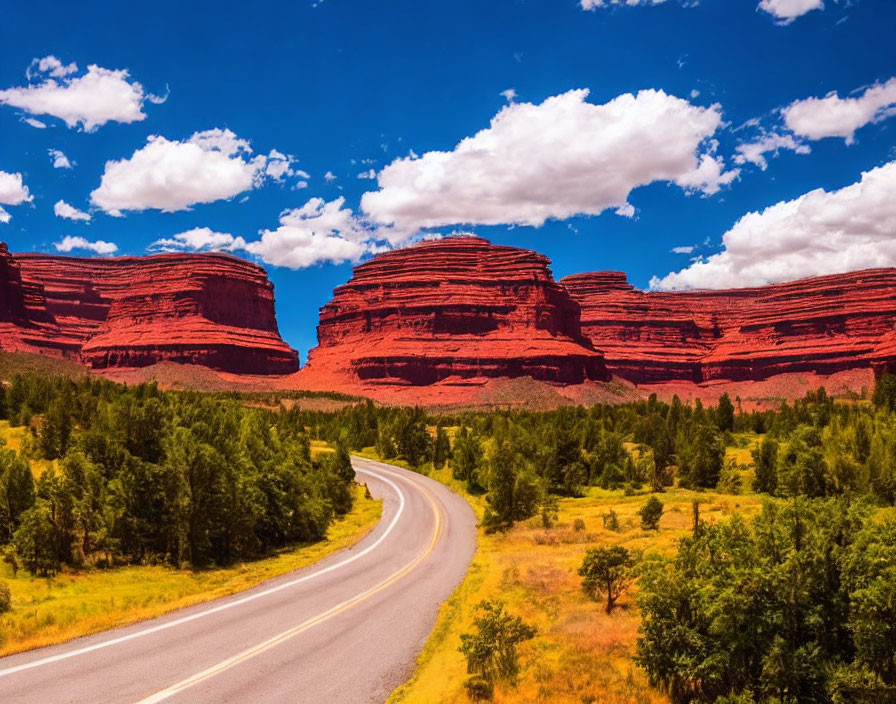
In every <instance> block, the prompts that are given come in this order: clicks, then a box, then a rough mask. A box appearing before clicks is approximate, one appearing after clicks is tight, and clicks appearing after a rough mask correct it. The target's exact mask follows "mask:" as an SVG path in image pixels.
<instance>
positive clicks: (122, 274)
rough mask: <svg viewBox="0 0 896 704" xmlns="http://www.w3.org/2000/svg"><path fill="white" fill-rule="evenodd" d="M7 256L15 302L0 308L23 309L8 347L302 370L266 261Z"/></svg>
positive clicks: (105, 360) (120, 361)
mask: <svg viewBox="0 0 896 704" xmlns="http://www.w3.org/2000/svg"><path fill="white" fill-rule="evenodd" d="M3 261H5V269H4V266H3V264H2V263H0V277H2V276H3V274H2V272H3V271H7V272H8V274H7V279H8V281H7V282H4V281H2V280H0V286H2V288H4V290H5V296H6V298H7V299H8V301H9V302H4V300H3V299H2V298H0V307H2V309H3V310H4V311H6V310H8V311H9V312H6V313H5V315H6V317H8V318H10V319H12V318H14V317H15V316H16V315H18V318H17V319H16V320H15V321H12V323H11V328H10V330H8V331H6V332H4V334H3V337H2V339H0V346H2V347H3V348H4V349H19V348H24V349H28V348H33V351H56V352H59V353H61V354H64V355H66V356H70V357H74V358H77V359H79V360H80V361H82V362H85V363H86V364H89V365H91V366H93V367H96V368H105V367H140V366H147V365H150V364H154V363H156V362H161V361H173V362H182V363H189V364H200V365H203V366H208V367H211V368H213V369H217V370H221V371H227V372H234V373H251V374H275V373H289V372H292V371H295V370H296V369H297V368H298V356H297V354H296V352H295V351H294V350H292V349H290V348H289V346H288V345H287V344H286V343H285V342H283V340H282V339H281V338H280V333H279V331H278V328H277V321H276V318H275V316H274V292H273V285H272V284H271V283H270V281H269V280H268V278H267V275H266V273H265V271H264V270H263V269H262V268H261V267H259V266H256V265H255V264H252V263H250V262H247V261H245V260H242V259H239V258H237V257H232V256H229V255H224V254H159V255H152V256H147V257H117V258H109V259H82V258H77V257H61V256H51V255H45V254H15V255H12V256H10V255H9V254H8V253H6V255H5V259H4V260H3ZM17 281H19V282H20V284H17V283H16V282H17ZM19 290H20V291H21V294H20V293H18V292H17V291H19ZM19 299H22V303H21V304H19V303H16V301H18V300H19ZM21 307H23V308H24V309H25V314H24V316H22V315H21V314H20V312H17V311H19V309H20V308H21ZM3 314H4V313H2V312H0V315H3Z"/></svg>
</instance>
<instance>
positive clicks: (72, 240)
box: [53, 235, 118, 255]
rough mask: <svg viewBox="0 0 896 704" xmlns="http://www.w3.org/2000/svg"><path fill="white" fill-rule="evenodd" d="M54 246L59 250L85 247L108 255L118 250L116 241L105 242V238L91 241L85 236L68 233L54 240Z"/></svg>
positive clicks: (90, 250) (65, 250)
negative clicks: (57, 240) (56, 240)
mask: <svg viewBox="0 0 896 704" xmlns="http://www.w3.org/2000/svg"><path fill="white" fill-rule="evenodd" d="M53 246H54V247H55V248H56V249H57V251H59V252H71V251H72V250H75V249H84V250H87V251H89V252H94V253H95V254H102V255H107V254H114V253H115V252H117V251H118V245H117V244H115V243H114V242H104V241H103V240H96V241H95V242H91V241H90V240H87V239H85V238H84V237H71V236H70V235H66V236H65V237H63V238H62V240H60V241H59V242H54V243H53Z"/></svg>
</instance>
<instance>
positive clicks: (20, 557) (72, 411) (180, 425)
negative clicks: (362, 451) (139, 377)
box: [0, 376, 354, 575]
mask: <svg viewBox="0 0 896 704" xmlns="http://www.w3.org/2000/svg"><path fill="white" fill-rule="evenodd" d="M0 390H2V391H0V419H8V420H9V421H10V423H11V424H12V425H16V426H25V427H26V428H27V429H28V433H27V435H26V438H25V441H24V443H23V447H22V449H21V451H20V452H18V453H16V452H13V451H11V450H7V449H3V450H0V547H2V548H3V551H4V554H5V556H6V559H7V561H8V562H10V563H12V564H13V565H14V567H18V566H19V565H21V566H24V567H25V568H27V569H28V570H30V571H31V572H33V573H35V574H42V575H47V574H52V573H53V572H55V571H57V570H58V569H59V568H60V566H61V565H63V564H68V565H79V564H83V563H85V562H89V563H91V564H99V565H102V564H112V563H119V562H131V563H158V562H167V563H170V564H173V565H178V566H180V565H193V566H204V565H209V564H226V563H228V562H231V561H233V560H236V559H240V558H246V557H252V556H257V555H262V554H265V553H266V552H268V551H269V550H271V549H273V548H277V547H281V546H285V545H289V544H292V543H297V542H303V541H309V540H317V539H320V538H322V537H323V536H324V535H325V532H326V529H327V526H328V525H329V523H330V521H331V520H332V518H333V517H334V516H335V515H337V514H341V513H344V512H345V511H347V510H348V509H349V508H350V506H351V501H352V496H353V494H352V491H351V481H352V479H353V478H354V471H353V470H352V467H351V463H350V461H349V457H348V454H347V452H346V451H345V450H344V449H342V450H341V451H339V452H337V453H330V454H329V455H325V456H324V457H323V459H322V460H320V461H312V459H311V456H310V451H309V440H308V435H307V433H306V432H305V431H304V428H295V427H290V428H289V429H288V430H287V429H285V428H284V427H282V425H281V420H282V419H281V417H280V416H279V415H278V414H275V413H273V412H271V411H268V410H263V409H257V408H247V407H246V406H244V405H243V404H241V403H239V402H237V401H236V400H232V399H226V398H214V397H209V396H203V395H200V394H191V393H163V392H160V391H159V390H158V389H157V388H156V387H155V386H154V385H139V386H134V387H130V388H129V387H124V386H121V385H117V384H113V383H111V382H107V381H103V380H95V379H90V378H86V379H80V380H77V381H72V380H69V379H65V378H61V377H54V378H48V377H41V376H18V377H16V378H15V379H14V380H13V381H12V383H11V384H10V385H9V386H6V387H2V386H0ZM30 459H45V460H58V462H57V463H51V465H50V468H49V469H47V470H46V471H44V472H43V473H42V474H40V476H38V477H37V478H35V477H34V476H33V474H32V471H31V467H30V464H29V460H30ZM3 546H5V547H3Z"/></svg>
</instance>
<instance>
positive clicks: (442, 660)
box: [389, 440, 761, 704]
mask: <svg viewBox="0 0 896 704" xmlns="http://www.w3.org/2000/svg"><path fill="white" fill-rule="evenodd" d="M751 443H752V440H751ZM737 459H738V460H740V459H741V457H738V458H737ZM430 475H431V476H433V477H434V478H436V479H438V480H439V481H442V482H444V483H445V484H447V485H449V486H451V487H452V488H454V489H455V490H458V491H459V492H460V493H462V494H463V495H464V496H466V497H467V499H468V500H469V501H470V503H471V504H472V506H473V508H474V510H475V511H476V513H477V515H478V516H481V515H482V510H483V508H484V502H483V500H482V499H481V498H480V497H475V496H470V495H469V494H467V493H466V492H464V491H463V487H462V486H460V485H459V483H458V482H455V481H454V480H452V479H451V473H450V470H449V469H444V470H440V471H436V472H431V473H430ZM747 485H748V486H749V484H747ZM646 498H647V495H646V494H641V495H635V496H625V495H624V494H623V492H622V491H621V490H620V491H605V490H601V489H597V488H592V489H589V490H588V494H587V496H585V497H584V498H577V499H563V500H561V501H560V512H559V520H558V521H557V523H556V525H555V526H554V527H552V528H550V529H547V530H546V529H544V528H543V527H542V525H541V520H540V519H539V518H535V519H531V520H529V521H527V522H525V523H523V524H518V525H516V526H514V528H512V529H511V530H509V531H507V532H505V533H494V534H486V533H485V532H484V531H483V530H482V529H480V532H479V538H478V540H479V545H478V549H477V552H476V556H475V558H474V560H473V564H472V566H471V569H470V571H469V573H468V575H467V577H466V579H465V580H464V581H463V583H462V584H461V585H460V586H459V587H458V588H457V590H456V591H455V593H454V594H453V595H452V597H451V598H450V600H449V601H448V602H446V603H445V604H444V605H443V607H442V610H441V612H440V614H439V618H438V621H437V624H436V627H435V630H434V631H433V633H432V635H431V636H430V638H429V640H428V642H427V643H426V646H425V648H424V651H423V653H422V654H421V656H420V658H419V660H418V663H417V668H416V671H415V673H414V675H413V677H412V678H411V680H410V681H409V682H408V683H407V684H405V685H404V686H402V687H401V688H399V689H398V690H396V691H395V692H394V693H393V695H392V697H391V698H390V699H389V704H429V703H431V702H440V703H442V704H461V703H462V702H467V701H468V699H467V696H466V693H465V691H464V688H463V682H464V680H465V679H467V677H468V675H467V673H466V665H465V662H464V659H463V656H462V655H461V654H460V652H459V651H458V646H459V645H460V634H461V633H469V632H473V627H472V622H473V618H474V615H475V611H476V608H475V607H476V605H477V604H478V603H479V602H481V601H482V600H483V599H487V598H499V599H502V600H504V601H505V602H506V604H507V605H508V610H509V611H511V612H512V613H514V614H517V615H519V616H521V617H522V618H523V620H525V621H526V622H527V623H530V624H532V625H535V626H537V627H538V635H537V636H536V637H535V638H534V639H533V640H531V641H529V642H527V643H524V644H523V645H522V646H521V648H520V661H521V668H522V669H521V675H520V680H519V683H518V685H517V686H516V687H507V686H504V687H500V686H499V687H498V688H497V689H496V692H495V698H494V701H495V702H497V703H498V704H523V703H525V704H535V703H537V702H550V703H551V704H598V703H600V704H630V703H631V704H653V703H659V702H667V701H668V699H667V698H666V697H665V696H664V695H663V694H662V693H660V692H657V691H655V690H653V689H652V688H651V687H650V686H649V684H648V683H647V680H646V676H645V675H644V673H643V672H642V671H641V670H640V669H639V668H638V667H637V666H636V664H635V663H634V660H633V655H634V652H635V642H636V639H637V635H638V625H639V616H638V609H637V607H636V605H635V602H634V599H633V593H629V594H627V595H625V596H623V598H622V599H621V601H620V607H619V608H617V609H616V610H614V612H613V613H612V614H610V615H607V614H606V613H605V612H604V606H603V604H602V603H596V602H593V601H591V600H589V599H588V598H587V597H586V596H585V595H584V593H583V592H582V590H581V579H580V577H579V576H578V574H577V570H578V567H579V565H580V564H581V562H582V559H583V557H584V555H585V551H586V550H587V549H588V548H589V547H596V546H602V545H614V544H619V545H623V546H625V547H627V548H629V549H632V550H641V551H644V552H650V551H654V552H658V553H660V554H665V555H669V554H672V553H674V551H675V549H676V543H677V541H678V539H679V538H681V537H682V536H684V535H686V534H687V533H689V532H690V530H691V527H692V521H693V518H692V501H693V499H695V498H698V499H699V500H700V502H701V507H700V510H701V518H702V520H704V521H707V522H715V521H718V520H719V519H721V518H724V517H728V516H730V515H732V514H733V513H735V512H740V513H742V514H745V515H749V514H752V513H755V512H756V511H757V510H758V509H759V508H760V505H761V501H760V499H759V497H757V496H755V495H749V494H748V495H736V496H735V495H726V494H719V493H714V492H694V491H688V490H684V489H677V488H676V489H670V490H668V491H666V492H665V493H663V494H660V495H659V498H660V500H661V501H662V502H663V504H664V505H665V510H664V512H663V516H662V519H661V521H660V529H659V531H643V530H641V527H640V518H639V516H638V515H637V511H638V510H639V509H640V507H641V506H642V505H643V504H644V502H645V501H646ZM611 509H612V510H614V511H615V512H616V513H617V514H618V517H619V523H620V531H619V532H618V533H617V532H613V531H611V530H608V529H606V528H604V526H603V520H602V517H601V516H602V514H606V513H608V512H609V511H610V510H611ZM576 519H580V520H582V521H583V522H584V523H585V529H584V530H582V531H575V530H573V528H572V525H573V521H575V520H576Z"/></svg>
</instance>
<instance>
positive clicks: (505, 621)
mask: <svg viewBox="0 0 896 704" xmlns="http://www.w3.org/2000/svg"><path fill="white" fill-rule="evenodd" d="M479 610H480V612H481V614H482V615H481V616H479V617H478V618H477V619H475V620H474V621H473V623H474V624H475V626H476V630H477V633H464V634H462V635H461V637H460V640H461V646H460V652H462V653H463V654H464V657H465V658H466V659H467V672H468V673H469V674H471V675H474V677H473V678H471V680H470V681H469V685H468V690H471V691H472V689H475V690H476V691H477V692H478V691H480V690H489V691H490V690H491V687H492V685H494V684H495V683H496V682H501V681H503V682H508V683H510V684H513V683H514V682H515V681H516V677H517V675H518V674H519V670H520V666H519V656H518V655H517V652H516V648H517V646H518V645H519V644H520V643H522V642H523V641H526V640H529V639H531V638H534V637H535V634H536V633H537V630H536V629H535V627H534V626H530V625H528V624H526V623H523V620H522V619H521V618H520V617H519V616H512V615H511V614H509V613H507V612H506V611H505V610H504V602H502V601H483V602H482V603H480V604H479Z"/></svg>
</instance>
